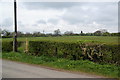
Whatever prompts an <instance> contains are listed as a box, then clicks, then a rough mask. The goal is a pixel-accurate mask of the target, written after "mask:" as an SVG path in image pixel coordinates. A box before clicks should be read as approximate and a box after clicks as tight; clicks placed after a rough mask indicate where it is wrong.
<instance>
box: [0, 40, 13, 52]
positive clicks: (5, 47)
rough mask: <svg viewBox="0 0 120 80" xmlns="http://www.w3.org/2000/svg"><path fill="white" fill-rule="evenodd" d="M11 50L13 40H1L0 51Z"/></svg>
mask: <svg viewBox="0 0 120 80" xmlns="http://www.w3.org/2000/svg"><path fill="white" fill-rule="evenodd" d="M12 50H13V42H11V41H10V42H2V51H3V52H10V51H12Z"/></svg>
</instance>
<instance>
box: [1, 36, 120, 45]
mask: <svg viewBox="0 0 120 80" xmlns="http://www.w3.org/2000/svg"><path fill="white" fill-rule="evenodd" d="M27 39H28V41H56V42H78V41H86V42H87V41H88V42H89V41H95V42H97V43H106V44H110V45H111V44H113V45H114V44H118V37H112V36H61V37H28V38H27ZM12 40H13V39H12V38H9V39H8V38H3V39H2V41H12ZM25 40H26V38H25V37H21V38H18V41H25Z"/></svg>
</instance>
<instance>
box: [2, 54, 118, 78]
mask: <svg viewBox="0 0 120 80" xmlns="http://www.w3.org/2000/svg"><path fill="white" fill-rule="evenodd" d="M2 58H3V59H9V60H14V61H20V62H25V63H30V64H38V65H44V66H49V67H53V68H59V69H64V70H70V71H77V72H81V71H82V72H87V73H92V74H97V75H103V76H106V77H112V78H118V73H119V71H118V66H116V65H110V64H98V63H94V62H91V61H88V60H77V61H74V60H68V59H63V58H56V57H49V56H39V57H38V56H32V55H28V54H25V53H14V52H8V53H7V52H4V53H2Z"/></svg>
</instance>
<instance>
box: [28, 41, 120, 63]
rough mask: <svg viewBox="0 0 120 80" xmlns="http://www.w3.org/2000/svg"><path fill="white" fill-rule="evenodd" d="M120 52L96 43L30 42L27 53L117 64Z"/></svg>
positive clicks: (113, 47)
mask: <svg viewBox="0 0 120 80" xmlns="http://www.w3.org/2000/svg"><path fill="white" fill-rule="evenodd" d="M119 52H120V50H119V49H118V47H116V45H114V46H110V45H103V44H97V43H92V42H91V43H84V42H80V43H79V42H78V43H68V42H53V41H51V42H50V41H30V42H29V53H31V54H32V55H38V56H39V55H48V56H51V57H53V56H56V57H60V58H67V59H71V60H80V59H88V60H91V61H94V62H104V63H115V64H118V60H119V59H118V56H120V55H119Z"/></svg>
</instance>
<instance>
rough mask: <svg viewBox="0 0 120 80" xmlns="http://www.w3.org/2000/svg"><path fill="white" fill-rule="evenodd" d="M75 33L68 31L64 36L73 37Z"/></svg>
mask: <svg viewBox="0 0 120 80" xmlns="http://www.w3.org/2000/svg"><path fill="white" fill-rule="evenodd" d="M73 34H74V33H73V32H72V31H66V32H64V35H67V36H70V35H73Z"/></svg>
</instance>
